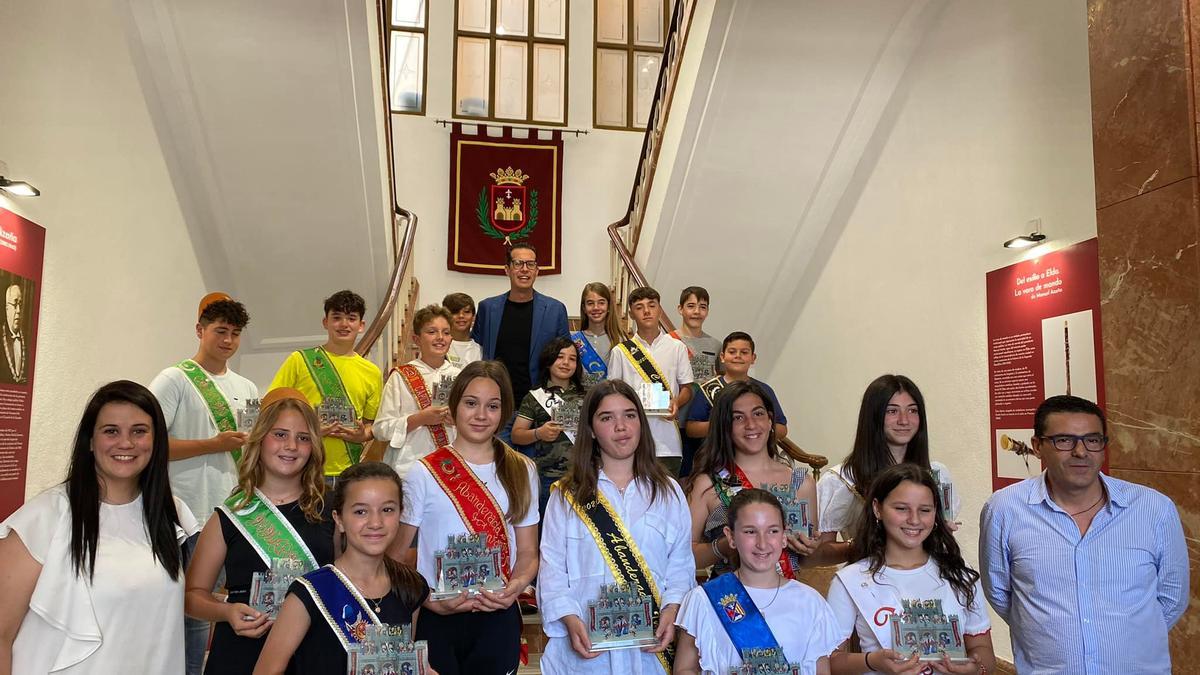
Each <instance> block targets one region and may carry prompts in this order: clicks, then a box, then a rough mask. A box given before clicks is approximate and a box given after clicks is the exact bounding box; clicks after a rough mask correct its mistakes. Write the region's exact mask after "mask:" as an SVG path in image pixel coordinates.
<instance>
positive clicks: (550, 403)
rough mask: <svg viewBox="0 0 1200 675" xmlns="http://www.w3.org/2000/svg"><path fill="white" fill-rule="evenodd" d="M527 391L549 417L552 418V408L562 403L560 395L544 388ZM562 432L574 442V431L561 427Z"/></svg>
mask: <svg viewBox="0 0 1200 675" xmlns="http://www.w3.org/2000/svg"><path fill="white" fill-rule="evenodd" d="M529 393H530V394H533V398H534V400H536V401H537V402H538V405H540V406H542V410H545V411H546V414H547V415H549V416H550V419H554V409H555V408H557V407H558V406H560V405H562V402H563V399H562V397H561V396H555V395H554V394H551V393H550V392H548V391H546V390H545V389H534V390H532V391H530V392H529ZM563 433H564V434H566V435H567V438H569V439H571V442H572V443H574V442H575V434H574V433H572V432H570V431H567V430H566V429H563Z"/></svg>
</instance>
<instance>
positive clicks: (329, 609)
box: [296, 565, 729, 651]
mask: <svg viewBox="0 0 1200 675" xmlns="http://www.w3.org/2000/svg"><path fill="white" fill-rule="evenodd" d="M726 576H729V575H726ZM296 581H298V582H300V584H302V585H303V586H304V587H305V588H307V589H308V593H309V595H311V596H312V599H313V603H314V604H316V606H317V609H318V610H320V612H321V616H323V617H325V622H326V623H328V624H329V627H330V628H332V629H333V634H334V635H336V636H337V639H338V641H340V642H341V643H342V647H343V648H344V649H346V650H347V651H349V650H350V645H352V644H356V643H359V642H362V641H363V640H364V639H366V635H367V626H369V625H371V624H375V625H376V626H380V625H382V624H383V622H382V621H380V620H379V617H378V616H377V615H376V614H375V612H374V611H372V610H371V606H370V605H369V604H368V603H367V601H366V599H364V598H363V596H362V594H361V593H359V592H358V589H357V588H355V587H354V584H352V583H350V580H349V579H347V578H346V576H345V575H344V574H342V573H341V571H339V570H338V568H336V567H334V566H333V565H326V566H324V567H322V568H321V569H319V570H315V571H312V572H309V573H308V574H305V575H304V576H302V577H300V578H299V579H296Z"/></svg>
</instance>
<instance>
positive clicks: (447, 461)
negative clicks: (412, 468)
mask: <svg viewBox="0 0 1200 675" xmlns="http://www.w3.org/2000/svg"><path fill="white" fill-rule="evenodd" d="M421 463H422V464H424V465H425V466H426V468H428V469H429V473H431V474H433V478H434V480H436V481H437V482H438V485H439V486H441V488H442V491H443V492H445V493H446V496H447V497H449V498H450V502H451V503H453V504H454V508H456V509H458V515H459V516H460V517H461V518H462V520H463V522H464V523H466V525H467V527H468V528H469V529H470V530H471V533H472V534H474V533H477V532H483V533H484V534H486V535H487V543H488V547H495V546H499V547H500V573H501V574H502V575H503V576H504V580H505V581H508V577H509V574H510V573H511V567H512V562H511V561H510V559H509V556H510V553H509V552H510V550H511V547H512V544H511V542H509V540H508V530H507V528H506V527H505V522H504V511H502V510H500V505H499V504H497V503H496V498H495V497H494V496H493V495H492V493H491V491H490V490H488V489H487V486H486V485H484V484H483V481H481V480H479V477H478V476H476V475H475V472H474V471H471V468H470V467H468V466H467V463H466V462H465V461H463V458H462V457H461V456H460V455H459V454H458V453H457V452H455V450H454V448H452V447H450V446H448V445H446V446H442V447H440V448H438V449H437V450H434V451H433V452H431V453H429V454H428V455H425V456H424V457H422V458H421Z"/></svg>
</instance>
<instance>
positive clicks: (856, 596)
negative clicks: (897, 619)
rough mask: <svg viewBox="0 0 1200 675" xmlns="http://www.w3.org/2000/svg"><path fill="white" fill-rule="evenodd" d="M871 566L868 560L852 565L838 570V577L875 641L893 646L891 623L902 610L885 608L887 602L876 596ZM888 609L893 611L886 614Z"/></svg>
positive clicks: (875, 583) (875, 584)
mask: <svg viewBox="0 0 1200 675" xmlns="http://www.w3.org/2000/svg"><path fill="white" fill-rule="evenodd" d="M869 565H870V563H869V562H868V561H867V560H860V561H858V562H856V563H851V564H849V565H846V566H845V567H843V568H842V569H840V570H838V573H837V576H838V578H839V579H841V580H842V585H843V586H845V587H846V592H848V593H849V594H850V598H851V599H852V600H854V606H855V607H857V608H858V613H859V614H861V615H862V616H863V618H864V619H866V621H867V625H868V626H870V627H871V632H872V633H874V634H875V639H876V640H877V641H878V642H879V644H880V645H891V644H892V627H891V625H890V623H889V622H890V621H891V617H892V614H894V613H896V611H897V610H899V609H900V608H899V607H887V606H885V603H886V602H887V600H884V599H881V598H879V597H878V596H876V595H875V588H876V586H877V585H878V583H877V582H876V581H875V580H874V579H872V578H871V573H870V572H868V571H867V568H868V566H869ZM888 609H890V610H891V611H890V612H886V611H885V610H888Z"/></svg>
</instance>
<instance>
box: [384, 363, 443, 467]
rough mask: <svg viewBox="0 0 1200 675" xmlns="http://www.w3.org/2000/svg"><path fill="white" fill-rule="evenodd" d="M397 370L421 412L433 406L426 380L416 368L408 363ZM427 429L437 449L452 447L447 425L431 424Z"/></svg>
mask: <svg viewBox="0 0 1200 675" xmlns="http://www.w3.org/2000/svg"><path fill="white" fill-rule="evenodd" d="M396 370H397V371H399V373H400V375H401V376H403V377H404V384H406V385H407V386H408V391H409V393H411V394H412V396H413V398H415V399H417V405H418V406H420V407H421V410H424V409H426V408H428V407H430V406H432V405H433V397H431V396H430V395H429V390H428V389H427V388H426V387H425V378H423V377H421V373H420V371H418V370H417V368H416V366H414V365H412V364H409V363H406V364H404V365H402V366H397V368H396ZM427 428H428V429H429V433H430V434H433V442H434V444H435V445H437V447H439V448H440V447H442V446H443V445H450V436H449V435H448V434H447V433H446V425H444V424H430V425H428V427H427Z"/></svg>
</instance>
